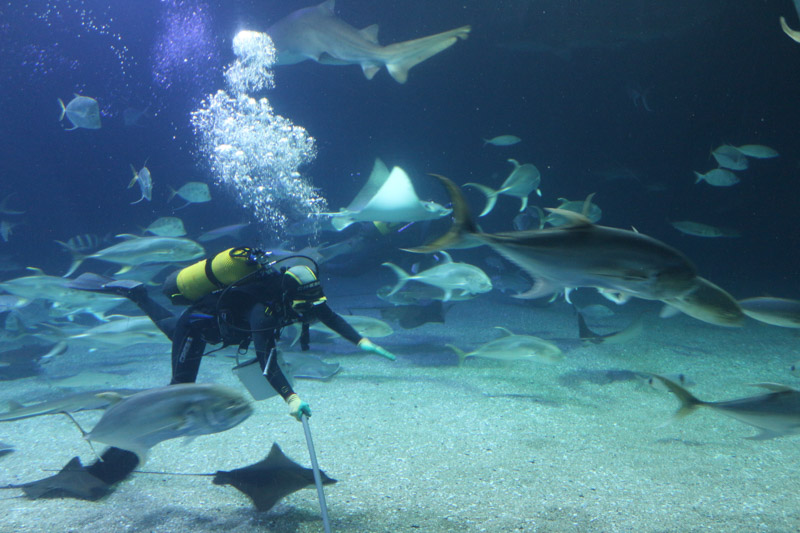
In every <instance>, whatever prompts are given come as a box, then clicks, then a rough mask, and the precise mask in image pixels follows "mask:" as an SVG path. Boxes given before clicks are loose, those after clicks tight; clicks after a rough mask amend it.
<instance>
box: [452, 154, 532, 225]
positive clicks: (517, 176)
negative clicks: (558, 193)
mask: <svg viewBox="0 0 800 533" xmlns="http://www.w3.org/2000/svg"><path fill="white" fill-rule="evenodd" d="M508 162H509V163H511V164H512V165H514V170H513V171H511V174H509V175H508V177H507V178H506V180H505V181H504V182H503V184H502V185H501V186H500V188H499V189H498V190H494V189H492V188H491V187H487V186H486V185H481V184H480V183H465V184H464V187H468V186H469V187H475V188H477V189H478V190H479V191H481V192H482V193H483V194H485V195H486V207H484V208H483V211H482V212H481V214H480V215H478V216H481V217H482V216H486V215H488V214H489V212H490V211H491V210H492V209H493V208H494V205H495V203H496V202H497V196H498V195H500V194H506V195H508V196H515V197H517V198H519V199H520V200H522V206H521V207H520V208H519V210H520V212H522V211H525V208H526V207H528V195H529V194H530V193H532V192H533V191H536V194H538V195H539V196H541V195H542V191H540V190H539V184H540V183H541V181H542V175H541V173H540V172H539V169H538V168H536V165H533V164H532V163H525V164H524V165H522V164H520V163H519V161H517V160H516V159H509V160H508Z"/></svg>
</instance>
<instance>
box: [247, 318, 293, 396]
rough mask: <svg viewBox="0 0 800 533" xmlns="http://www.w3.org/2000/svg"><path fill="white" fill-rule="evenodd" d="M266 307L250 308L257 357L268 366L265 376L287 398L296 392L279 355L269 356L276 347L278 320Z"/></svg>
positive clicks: (263, 366)
mask: <svg viewBox="0 0 800 533" xmlns="http://www.w3.org/2000/svg"><path fill="white" fill-rule="evenodd" d="M265 311H266V307H265V306H264V305H262V304H256V305H254V306H253V308H252V309H251V310H250V329H251V330H252V331H253V345H254V346H255V349H256V357H257V358H258V362H259V364H260V365H261V369H262V370H264V369H265V367H266V372H265V374H264V375H265V376H266V378H267V381H268V382H269V384H270V385H271V386H272V388H273V389H275V391H276V392H277V393H278V394H280V395H281V397H282V398H283V399H284V400H286V399H288V398H289V396H291V395H292V394H294V390H292V386H291V385H290V384H289V380H288V379H286V376H284V375H283V371H282V370H281V367H280V366H279V365H278V358H277V357H269V354H270V352H271V351H272V349H273V348H274V347H275V326H276V325H277V323H276V321H275V320H273V319H272V317H271V316H269V315H267V314H266V312H265Z"/></svg>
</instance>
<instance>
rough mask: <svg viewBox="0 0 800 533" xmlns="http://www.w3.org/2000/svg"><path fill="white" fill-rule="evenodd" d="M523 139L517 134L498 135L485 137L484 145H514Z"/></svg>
mask: <svg viewBox="0 0 800 533" xmlns="http://www.w3.org/2000/svg"><path fill="white" fill-rule="evenodd" d="M521 141H522V139H520V138H519V137H517V136H516V135H498V136H497V137H492V138H491V139H484V140H483V145H484V146H486V145H487V144H491V145H492V146H513V145H515V144H518V143H519V142H521Z"/></svg>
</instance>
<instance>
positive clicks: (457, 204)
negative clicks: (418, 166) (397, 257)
mask: <svg viewBox="0 0 800 533" xmlns="http://www.w3.org/2000/svg"><path fill="white" fill-rule="evenodd" d="M431 176H433V177H434V178H436V179H438V180H439V181H441V182H442V183H443V184H444V186H445V188H446V189H447V193H448V194H449V195H450V201H451V202H452V204H453V225H452V226H450V229H449V230H447V233H445V234H444V235H442V236H441V237H439V238H438V239H436V240H434V241H433V242H429V243H428V244H424V245H422V246H417V247H416V248H403V250H405V251H407V252H416V253H430V252H436V251H439V250H443V249H445V248H448V247H451V246H453V245H455V244H458V243H460V242H462V241H463V240H464V239H465V238H467V237H468V236H469V235H471V234H476V233H479V231H478V227H477V226H476V225H475V221H474V220H473V219H472V215H471V214H470V212H469V206H467V201H466V200H465V199H464V195H463V194H462V192H461V189H460V188H459V187H458V185H456V184H455V183H453V181H452V180H451V179H449V178H445V177H444V176H440V175H439V174H431Z"/></svg>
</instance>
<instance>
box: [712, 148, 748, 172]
mask: <svg viewBox="0 0 800 533" xmlns="http://www.w3.org/2000/svg"><path fill="white" fill-rule="evenodd" d="M711 155H713V156H714V159H716V160H717V164H718V165H719V166H720V167H722V168H729V169H731V170H746V169H747V167H748V163H747V158H746V157H745V156H744V154H743V153H742V152H741V151H740V150H739V149H738V148H736V147H734V146H731V145H729V144H723V145H722V146H718V147H716V148H715V149H714V150H712V151H711Z"/></svg>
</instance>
